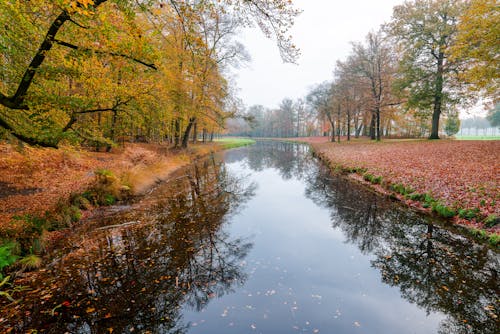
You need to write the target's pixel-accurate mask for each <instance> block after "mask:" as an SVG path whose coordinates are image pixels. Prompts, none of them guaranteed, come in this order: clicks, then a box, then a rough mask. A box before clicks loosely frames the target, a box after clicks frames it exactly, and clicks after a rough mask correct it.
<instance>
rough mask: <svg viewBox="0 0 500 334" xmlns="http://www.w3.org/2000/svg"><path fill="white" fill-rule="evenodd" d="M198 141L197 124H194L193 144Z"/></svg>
mask: <svg viewBox="0 0 500 334" xmlns="http://www.w3.org/2000/svg"><path fill="white" fill-rule="evenodd" d="M197 140H198V122H196V121H195V122H194V127H193V144H195V143H196V141H197Z"/></svg>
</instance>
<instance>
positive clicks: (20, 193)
mask: <svg viewBox="0 0 500 334" xmlns="http://www.w3.org/2000/svg"><path fill="white" fill-rule="evenodd" d="M217 147H218V146H217V145H216V144H212V143H210V144H199V145H195V146H193V148H190V149H189V150H188V151H179V152H171V151H169V150H167V148H166V146H162V145H155V144H127V145H126V147H125V148H116V149H114V150H113V152H111V153H104V152H90V151H85V150H77V149H75V148H72V147H63V148H60V149H57V150H56V149H49V148H33V147H29V146H26V147H23V148H19V147H16V146H13V145H8V144H0V170H1V173H0V228H1V227H2V226H5V224H7V223H9V222H10V221H11V220H12V217H13V216H22V215H24V214H37V215H43V213H44V212H45V211H47V210H49V211H50V210H52V209H53V208H54V207H55V206H56V205H57V203H58V202H59V201H63V202H64V201H65V200H67V199H68V198H69V196H70V195H71V194H72V193H75V192H82V191H84V190H85V189H86V188H87V187H88V186H89V185H90V183H91V182H92V181H93V179H94V171H95V170H97V169H109V170H111V171H113V173H114V174H116V175H120V176H121V177H126V178H127V179H128V180H130V181H131V182H132V183H133V186H134V190H135V192H136V193H141V192H143V191H144V190H146V189H148V188H149V187H151V186H153V185H154V184H155V183H156V182H157V181H158V180H159V179H164V178H166V177H167V176H168V175H169V174H170V173H171V172H172V171H173V170H175V169H176V168H178V167H180V166H182V165H185V164H187V163H188V162H189V161H190V158H189V156H199V155H203V154H206V153H208V152H210V151H212V150H216V149H217ZM11 227H12V226H11Z"/></svg>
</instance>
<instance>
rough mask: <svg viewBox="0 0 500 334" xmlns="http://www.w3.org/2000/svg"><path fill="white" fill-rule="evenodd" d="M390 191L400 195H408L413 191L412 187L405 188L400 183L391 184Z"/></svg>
mask: <svg viewBox="0 0 500 334" xmlns="http://www.w3.org/2000/svg"><path fill="white" fill-rule="evenodd" d="M391 190H393V191H395V192H397V193H398V194H401V195H409V194H411V193H413V192H414V191H415V190H414V189H413V188H412V187H405V186H404V185H403V184H401V183H395V184H391Z"/></svg>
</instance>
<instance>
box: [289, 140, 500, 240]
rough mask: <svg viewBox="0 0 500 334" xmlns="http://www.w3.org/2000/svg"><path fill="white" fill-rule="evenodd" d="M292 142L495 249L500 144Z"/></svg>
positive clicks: (499, 205)
mask: <svg viewBox="0 0 500 334" xmlns="http://www.w3.org/2000/svg"><path fill="white" fill-rule="evenodd" d="M293 140H294V141H302V142H307V143H309V144H310V145H311V147H312V148H313V150H314V152H315V153H316V155H317V156H318V157H319V158H320V159H322V160H323V161H325V162H326V163H327V164H328V165H329V166H330V167H331V168H332V169H333V170H336V171H338V172H343V173H345V174H347V175H348V176H349V177H350V178H352V179H354V180H356V181H358V182H362V183H365V184H367V185H369V186H370V187H372V188H373V189H375V190H376V191H378V192H380V193H383V194H385V195H389V196H392V197H394V198H397V199H398V200H401V201H402V202H404V203H405V204H407V205H408V206H410V207H412V208H414V209H416V210H419V211H423V212H426V213H429V214H435V215H438V216H442V217H444V218H448V219H450V220H451V221H453V222H454V223H455V224H460V225H464V226H467V227H469V228H471V230H472V231H473V233H478V234H483V235H482V237H486V235H485V234H484V233H488V234H490V235H489V236H488V238H489V239H491V240H490V241H491V242H492V243H494V244H497V245H498V242H499V233H500V225H499V217H500V194H499V192H498V188H499V184H500V164H499V161H500V141H455V140H440V141H428V140H384V141H382V142H378V143H377V142H372V141H369V140H364V139H360V140H354V141H351V142H347V141H342V142H341V143H340V144H339V143H330V142H328V139H324V137H318V138H303V139H302V138H299V139H297V138H293ZM481 231H485V232H481ZM480 236H481V235H480Z"/></svg>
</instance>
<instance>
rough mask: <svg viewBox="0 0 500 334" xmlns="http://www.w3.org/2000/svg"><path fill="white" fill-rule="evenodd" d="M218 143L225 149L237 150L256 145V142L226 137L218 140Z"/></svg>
mask: <svg viewBox="0 0 500 334" xmlns="http://www.w3.org/2000/svg"><path fill="white" fill-rule="evenodd" d="M215 142H216V143H218V144H221V145H222V147H223V148H224V149H226V150H227V149H230V148H236V147H241V146H248V145H253V144H255V140H252V139H248V138H232V137H226V138H221V139H216V140H215Z"/></svg>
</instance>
